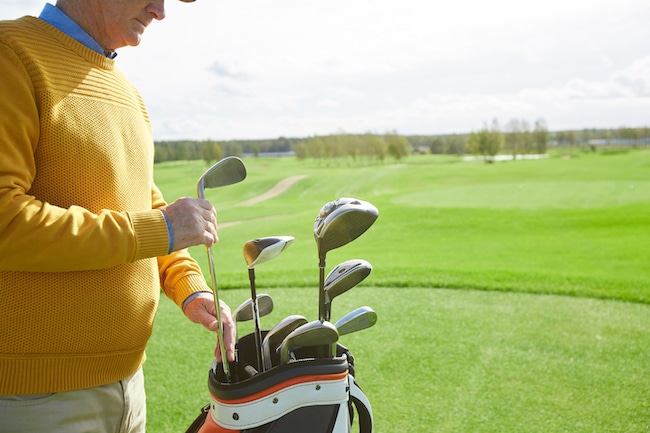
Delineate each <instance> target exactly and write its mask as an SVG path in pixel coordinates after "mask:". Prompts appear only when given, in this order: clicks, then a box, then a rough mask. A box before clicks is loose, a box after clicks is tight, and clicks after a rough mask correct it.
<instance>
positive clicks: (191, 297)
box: [183, 292, 213, 311]
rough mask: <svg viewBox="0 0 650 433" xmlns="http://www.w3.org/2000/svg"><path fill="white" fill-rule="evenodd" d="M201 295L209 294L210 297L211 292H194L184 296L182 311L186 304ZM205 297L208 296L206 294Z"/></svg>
mask: <svg viewBox="0 0 650 433" xmlns="http://www.w3.org/2000/svg"><path fill="white" fill-rule="evenodd" d="M201 295H209V296H210V297H212V296H213V295H212V292H196V293H192V294H191V295H190V296H188V297H187V298H185V300H184V301H183V311H185V307H187V304H189V303H190V302H192V301H193V300H194V299H196V298H198V297H199V296H201ZM206 297H208V296H206Z"/></svg>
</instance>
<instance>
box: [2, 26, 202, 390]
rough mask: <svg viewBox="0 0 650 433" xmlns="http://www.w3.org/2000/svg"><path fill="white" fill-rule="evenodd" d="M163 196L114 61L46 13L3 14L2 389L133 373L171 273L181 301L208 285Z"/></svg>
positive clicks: (80, 384) (77, 383)
mask: <svg viewBox="0 0 650 433" xmlns="http://www.w3.org/2000/svg"><path fill="white" fill-rule="evenodd" d="M164 205H165V202H164V200H163V198H162V195H161V194H160V191H159V190H158V188H157V187H156V186H155V185H154V183H153V139H152V134H151V127H150V123H149V118H148V115H147V112H146V109H145V107H144V104H143V102H142V100H141V97H140V95H139V94H138V93H137V91H136V90H135V89H134V88H133V86H132V85H131V84H130V83H129V82H128V81H127V80H126V79H125V77H124V76H123V75H122V74H121V72H120V71H119V70H118V69H116V67H115V62H114V60H111V59H108V58H106V57H104V56H102V55H101V54H98V53H96V52H94V51H92V50H90V49H88V48H86V47H84V46H83V45H82V44H80V43H78V42H77V41H75V40H74V39H72V38H70V37H68V36H67V35H65V34H63V33H62V32H60V31H58V30H56V29H55V28H54V27H51V26H50V25H48V24H46V23H45V22H43V21H41V20H39V19H37V18H34V17H23V18H21V19H19V20H15V21H5V22H0V395H6V394H31V393H38V394H40V393H49V392H59V391H65V390H72V389H81V388H87V387H92V386H98V385H102V384H106V383H110V382H114V381H117V380H120V379H123V378H125V377H127V376H129V375H130V374H132V373H133V372H134V371H135V370H137V368H139V366H140V365H141V364H142V363H143V362H144V350H145V346H146V344H147V340H148V339H149V337H150V334H151V331H152V325H153V319H154V314H155V311H156V308H157V304H158V297H159V293H160V287H161V285H162V288H163V290H164V291H165V293H166V294H167V296H169V297H170V298H171V299H172V300H173V301H174V302H175V303H176V304H178V305H181V304H182V302H183V301H184V300H185V298H186V297H187V296H189V295H190V294H191V293H194V292H198V291H206V290H209V289H208V287H207V285H206V284H205V279H204V278H203V276H202V275H201V273H200V269H199V267H198V265H197V264H196V262H195V261H194V260H192V258H191V257H190V256H189V254H188V253H187V252H186V251H183V252H177V253H173V254H170V255H166V253H167V249H168V234H167V227H166V224H165V221H164V218H163V216H162V213H161V212H160V211H159V210H157V208H159V207H161V206H164ZM158 256H160V257H158ZM156 257H158V258H156Z"/></svg>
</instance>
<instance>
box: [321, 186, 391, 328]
mask: <svg viewBox="0 0 650 433" xmlns="http://www.w3.org/2000/svg"><path fill="white" fill-rule="evenodd" d="M378 216H379V211H378V210H377V208H376V207H375V206H374V205H372V204H371V203H368V202H365V201H362V200H357V199H354V198H340V199H338V200H334V201H332V202H329V203H326V204H325V205H324V206H323V208H322V209H321V210H320V212H319V214H318V216H317V217H316V220H315V221H314V237H315V239H316V246H317V249H318V267H319V271H320V275H319V277H320V278H319V294H318V317H319V319H320V320H321V321H324V320H325V287H324V286H325V258H326V256H327V252H328V251H331V250H333V249H335V248H339V247H341V246H343V245H345V244H347V243H349V242H351V241H353V240H355V239H356V238H358V237H359V236H361V235H362V234H363V233H364V232H365V231H366V230H368V228H370V226H371V225H372V224H373V223H374V222H375V220H376V219H377V217H378Z"/></svg>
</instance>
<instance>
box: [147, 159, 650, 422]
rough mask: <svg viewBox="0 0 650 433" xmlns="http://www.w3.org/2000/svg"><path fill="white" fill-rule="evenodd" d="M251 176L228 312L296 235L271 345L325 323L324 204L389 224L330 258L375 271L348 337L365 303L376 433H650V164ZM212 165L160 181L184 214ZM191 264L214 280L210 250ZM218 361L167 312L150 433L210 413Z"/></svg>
mask: <svg viewBox="0 0 650 433" xmlns="http://www.w3.org/2000/svg"><path fill="white" fill-rule="evenodd" d="M244 162H245V164H246V166H247V169H248V177H247V179H246V180H245V181H244V182H242V183H239V184H236V185H232V186H228V187H224V188H218V189H212V190H206V198H208V199H209V200H210V201H211V202H212V203H213V204H214V205H215V207H216V209H217V211H218V219H219V224H220V230H219V238H220V241H219V243H218V244H217V245H215V246H214V247H213V252H214V256H215V268H216V274H217V282H218V283H217V284H218V289H219V294H220V297H221V298H222V299H223V300H225V301H226V302H227V303H228V304H229V305H230V306H231V308H232V309H234V308H235V307H236V306H237V305H239V304H240V303H241V302H243V301H244V300H246V299H247V298H248V297H250V292H249V290H248V277H247V271H246V263H245V261H244V258H243V254H242V247H243V245H244V243H245V242H246V241H248V240H251V239H255V238H258V237H264V236H279V235H290V236H294V237H295V241H294V242H293V244H292V245H291V247H290V248H288V249H287V250H286V251H285V252H283V254H282V255H281V256H280V257H278V258H276V259H275V260H273V261H270V262H268V263H264V264H262V265H260V266H259V268H256V274H257V292H258V294H259V293H268V294H269V295H271V296H272V297H273V300H274V305H275V308H274V310H273V312H272V313H271V314H270V315H268V316H266V317H263V318H262V320H261V322H262V327H263V328H264V329H269V328H271V327H272V326H273V325H274V324H275V323H277V322H278V321H280V320H281V319H282V318H284V317H285V316H288V315H290V314H302V315H305V316H306V317H307V318H308V319H309V320H315V319H316V318H317V314H318V305H317V300H318V290H317V287H318V256H317V251H316V246H315V242H314V234H313V222H314V219H315V217H316V215H317V213H318V211H319V210H320V208H321V207H322V205H323V204H325V203H326V202H328V201H331V200H334V199H336V198H339V197H355V198H359V199H362V200H366V201H369V202H371V203H373V204H374V205H375V206H376V207H377V208H378V209H379V218H378V219H377V221H376V223H375V224H374V225H373V226H372V227H371V228H370V229H369V230H368V231H367V233H365V234H364V235H362V236H361V237H360V238H358V239H357V240H355V241H354V242H352V243H350V244H348V245H345V246H343V247H341V248H339V249H336V250H333V251H331V252H329V253H328V255H327V270H330V269H332V268H333V267H334V266H336V265H337V264H338V263H340V262H343V261H345V260H348V259H352V258H362V259H365V260H368V261H369V262H370V263H371V264H372V265H373V272H372V273H371V274H370V276H369V277H368V278H367V279H366V280H365V281H363V282H362V283H361V284H360V285H359V286H358V287H356V288H354V289H352V290H350V291H349V292H347V293H345V294H343V295H341V296H340V297H338V298H337V299H336V300H335V302H334V303H333V308H332V319H333V320H337V319H338V318H339V317H341V316H343V315H344V314H346V313H347V312H349V311H351V310H353V309H354V308H357V307H359V306H362V305H368V306H370V307H372V308H373V309H374V310H375V311H376V312H377V314H378V321H377V324H376V325H375V326H374V327H373V328H371V329H367V330H364V331H361V332H358V333H354V334H350V335H346V336H343V337H341V343H342V344H344V345H345V346H347V347H348V348H349V349H350V350H351V351H352V352H353V353H354V355H355V359H356V372H357V379H358V381H359V383H360V385H361V387H362V388H363V390H364V392H365V393H366V395H367V396H368V398H369V399H370V402H371V404H372V407H373V412H374V419H375V432H377V433H395V432H404V431H409V432H647V431H650V259H649V257H648V249H649V248H648V246H649V245H650V149H630V150H615V151H607V150H598V151H596V152H592V151H589V152H587V151H581V150H577V149H566V150H557V149H554V150H552V151H551V152H550V153H549V157H548V158H546V159H540V160H519V161H507V162H498V163H494V164H484V163H482V162H480V161H476V162H463V161H462V159H461V158H458V157H455V156H440V155H413V156H409V157H408V158H406V159H404V160H401V161H390V162H388V161H385V162H384V163H382V164H379V163H373V162H371V161H353V160H350V159H344V160H321V161H316V160H309V161H298V160H296V159H294V158H244ZM207 167H208V165H207V164H206V163H205V162H203V161H183V162H167V163H162V164H158V165H157V166H156V172H155V173H156V182H157V184H158V186H159V187H160V188H161V189H162V191H163V193H164V194H165V197H166V198H167V200H168V201H171V200H173V199H175V198H177V197H180V196H196V182H197V180H198V178H199V177H200V176H201V174H202V173H203V172H204V171H205V170H206V169H207ZM289 178H292V179H293V181H292V182H287V181H286V180H287V179H289ZM283 181H284V182H283ZM190 252H191V254H192V255H193V256H194V257H195V258H196V259H197V260H198V261H199V263H200V265H201V267H202V269H203V270H204V273H205V275H206V276H207V275H208V266H207V256H206V251H205V248H204V247H194V248H191V249H190ZM251 331H252V324H251V323H250V322H246V323H244V324H242V325H241V326H240V335H243V334H245V333H248V332H251ZM214 349H215V336H214V335H211V334H210V333H209V332H208V331H206V330H204V329H202V328H201V327H200V326H199V325H196V324H193V323H190V322H189V321H188V320H187V319H185V318H184V317H183V315H182V314H181V312H180V311H179V309H178V308H177V307H176V306H175V305H173V304H172V303H171V302H170V301H169V300H167V299H165V298H164V297H162V299H161V304H160V308H159V311H158V315H157V318H156V326H155V329H154V335H153V338H152V340H151V342H150V345H149V348H148V350H147V355H148V359H147V362H146V364H145V375H146V381H147V382H146V383H147V394H148V430H149V431H151V432H156V433H158V432H183V431H185V429H186V428H187V427H188V426H189V424H190V423H191V422H192V420H193V419H194V418H195V417H196V416H197V415H198V413H199V411H200V408H201V407H202V406H203V405H205V404H206V403H207V402H208V401H209V395H208V389H207V375H208V369H209V366H210V364H211V363H212V360H213V358H214ZM353 431H354V429H353Z"/></svg>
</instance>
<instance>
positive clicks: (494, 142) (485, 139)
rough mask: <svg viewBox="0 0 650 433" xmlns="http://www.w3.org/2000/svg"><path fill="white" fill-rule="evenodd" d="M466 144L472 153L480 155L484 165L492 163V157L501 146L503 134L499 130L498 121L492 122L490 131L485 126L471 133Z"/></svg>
mask: <svg viewBox="0 0 650 433" xmlns="http://www.w3.org/2000/svg"><path fill="white" fill-rule="evenodd" d="M467 144H468V146H469V148H470V149H471V151H472V153H474V154H477V155H482V156H483V160H484V161H485V162H486V163H492V162H494V157H495V156H496V154H497V153H499V149H501V146H502V145H503V134H502V133H501V131H500V129H499V123H498V121H497V120H496V119H494V120H493V121H492V127H491V129H488V127H487V125H485V126H483V129H481V130H479V131H478V132H472V133H471V134H470V135H469V139H468V143H467Z"/></svg>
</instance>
